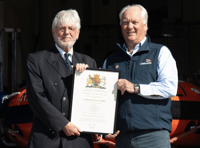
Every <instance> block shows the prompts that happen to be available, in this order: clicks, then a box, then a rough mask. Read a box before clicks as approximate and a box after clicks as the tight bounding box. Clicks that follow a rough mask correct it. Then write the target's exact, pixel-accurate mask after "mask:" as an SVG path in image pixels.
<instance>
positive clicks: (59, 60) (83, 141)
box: [27, 9, 97, 148]
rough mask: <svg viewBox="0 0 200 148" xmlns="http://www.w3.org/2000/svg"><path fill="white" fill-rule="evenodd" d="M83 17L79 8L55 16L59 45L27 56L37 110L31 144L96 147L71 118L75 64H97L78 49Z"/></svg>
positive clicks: (33, 106)
mask: <svg viewBox="0 0 200 148" xmlns="http://www.w3.org/2000/svg"><path fill="white" fill-rule="evenodd" d="M80 28H81V26H80V18H79V15H78V13H77V11H76V10H71V9H70V10H63V11H60V12H59V13H58V14H57V15H56V16H55V18H54V20H53V24H52V34H53V38H54V41H55V46H54V47H53V48H52V49H50V50H44V49H42V50H41V51H38V52H35V53H30V54H29V56H28V60H27V97H28V101H29V105H30V107H31V109H32V111H33V113H34V118H33V126H32V130H31V135H30V139H29V143H28V146H27V147H28V148H92V147H93V142H92V136H91V135H90V134H83V133H81V130H80V128H79V127H77V126H76V125H75V124H73V123H71V122H70V121H69V108H70V101H71V88H72V74H73V71H72V69H73V67H76V69H77V70H78V71H79V72H83V71H84V70H85V69H86V68H87V67H90V68H96V67H97V66H96V62H95V60H94V59H92V58H91V57H89V56H87V55H84V54H80V53H77V52H75V51H74V49H73V45H74V43H75V42H76V40H77V39H78V38H79V33H80Z"/></svg>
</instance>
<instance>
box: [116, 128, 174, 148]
mask: <svg viewBox="0 0 200 148" xmlns="http://www.w3.org/2000/svg"><path fill="white" fill-rule="evenodd" d="M115 142H116V148H171V145H170V137H169V132H168V131H167V130H144V131H138V132H128V133H123V134H119V135H118V136H117V137H116V138H115Z"/></svg>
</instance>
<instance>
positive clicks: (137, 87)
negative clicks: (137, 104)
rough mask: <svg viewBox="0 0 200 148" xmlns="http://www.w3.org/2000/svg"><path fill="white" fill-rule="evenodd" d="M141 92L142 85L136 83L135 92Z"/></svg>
mask: <svg viewBox="0 0 200 148" xmlns="http://www.w3.org/2000/svg"><path fill="white" fill-rule="evenodd" d="M139 92H140V85H139V84H134V93H135V94H138V93H139Z"/></svg>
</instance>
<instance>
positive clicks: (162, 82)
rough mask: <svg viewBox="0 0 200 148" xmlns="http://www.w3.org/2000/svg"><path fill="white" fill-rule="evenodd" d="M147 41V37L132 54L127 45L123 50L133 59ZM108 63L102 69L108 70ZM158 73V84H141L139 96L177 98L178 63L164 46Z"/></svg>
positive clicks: (159, 59)
mask: <svg viewBox="0 0 200 148" xmlns="http://www.w3.org/2000/svg"><path fill="white" fill-rule="evenodd" d="M145 41H146V37H145V38H144V39H143V40H142V41H141V42H140V43H139V44H137V45H136V46H135V48H134V49H133V53H132V54H130V53H129V51H128V49H127V47H126V44H125V43H124V44H123V48H124V49H125V50H124V49H122V50H123V51H124V52H126V53H127V54H128V55H129V56H130V57H132V56H133V55H134V54H135V53H136V52H137V51H138V49H139V47H140V46H141V45H142V44H143V43H144V42H145ZM106 62H107V60H105V61H104V64H103V67H102V68H103V69H106ZM157 72H158V79H157V82H151V83H149V84H140V93H139V94H138V95H140V96H143V97H145V98H148V99H165V98H170V97H173V96H176V93H177V89H178V71H177V67H176V61H175V60H174V58H173V56H172V54H171V52H170V50H169V49H168V48H167V47H166V46H163V47H162V48H161V50H160V53H159V56H158V66H157ZM152 95H157V96H152Z"/></svg>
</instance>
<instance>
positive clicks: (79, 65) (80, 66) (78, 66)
mask: <svg viewBox="0 0 200 148" xmlns="http://www.w3.org/2000/svg"><path fill="white" fill-rule="evenodd" d="M88 67H89V66H88V64H84V63H77V64H76V70H77V71H78V72H83V71H84V70H86V68H88ZM72 69H73V67H72Z"/></svg>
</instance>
